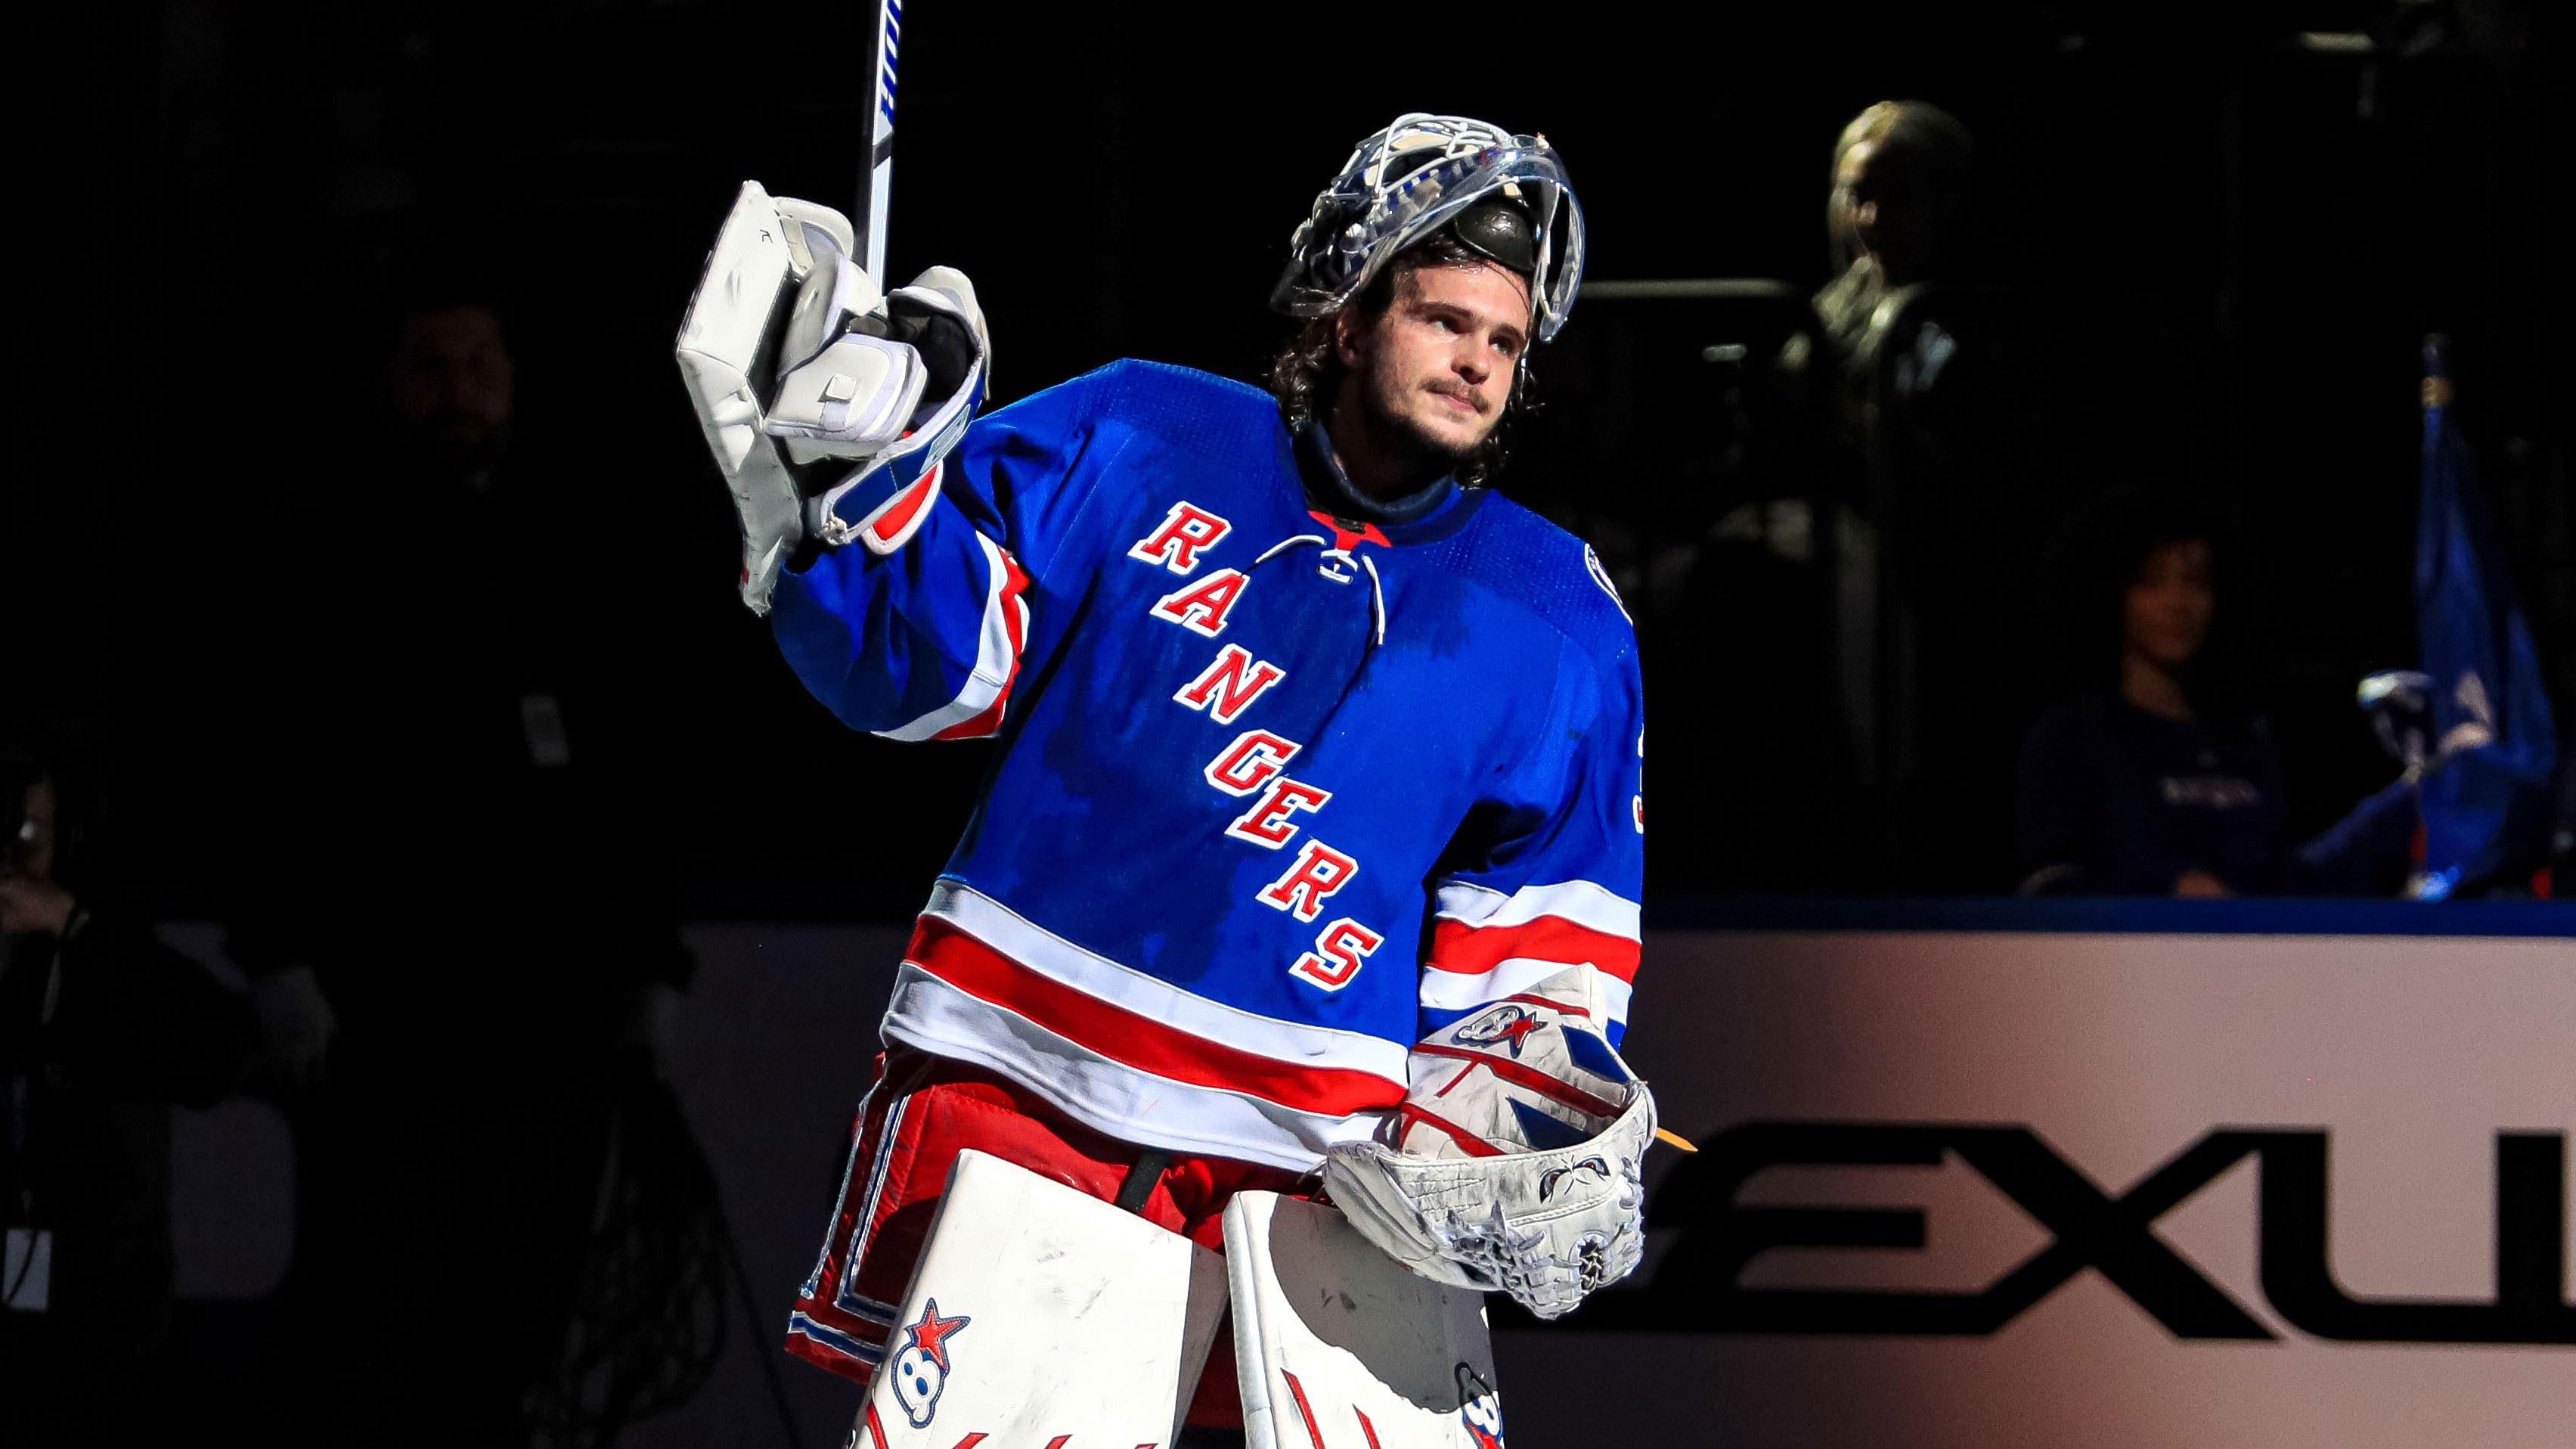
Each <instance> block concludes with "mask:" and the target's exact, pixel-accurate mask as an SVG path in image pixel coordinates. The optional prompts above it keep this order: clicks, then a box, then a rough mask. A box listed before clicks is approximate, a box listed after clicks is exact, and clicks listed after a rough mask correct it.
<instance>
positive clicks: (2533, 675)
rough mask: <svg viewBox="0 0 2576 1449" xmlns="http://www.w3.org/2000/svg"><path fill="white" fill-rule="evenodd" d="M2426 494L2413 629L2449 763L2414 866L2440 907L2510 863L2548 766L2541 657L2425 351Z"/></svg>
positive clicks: (2433, 359) (2430, 349) (2420, 889)
mask: <svg viewBox="0 0 2576 1449" xmlns="http://www.w3.org/2000/svg"><path fill="white" fill-rule="evenodd" d="M2425 371H2426V377H2425V380H2424V491H2423V498H2422V502H2421V504H2420V508H2419V511H2418V513H2417V515H2416V522H2415V629H2416V637H2417V640H2418V643H2419V646H2420V648H2421V649H2422V651H2423V664H2424V672H2425V673H2426V674H2428V675H2431V676H2432V679H2433V734H2434V738H2435V740H2436V742H2437V746H2436V748H2437V754H2440V755H2447V756H2448V760H2447V763H2445V764H2443V765H2442V766H2441V768H2439V769H2437V770H2435V771H2433V772H2432V773H2431V774H2429V775H2427V776H2426V777H2425V778H2424V782H2423V787H2422V792H2421V797H2420V798H2421V801H2422V808H2423V812H2424V864H2423V870H2422V872H2421V874H2420V875H2418V877H2417V878H2416V881H2415V883H2414V886H2413V887H2412V893H2413V894H2414V895H2416V896H2417V897H2419V898H2421V899H2426V900H2439V899H2442V898H2443V897H2445V896H2448V895H2450V894H2451V893H2452V892H2453V891H2455V890H2458V889H2459V888H2461V887H2462V886H2471V885H2476V884H2478V883H2479V882H2480V881H2482V880H2484V879H2485V878H2486V877H2488V876H2491V875H2493V874H2494V873H2495V872H2497V871H2498V870H2501V869H2503V868H2505V867H2506V866H2508V865H2512V864H2514V863H2515V862H2516V860H2517V858H2518V857H2519V856H2520V855H2522V854H2523V847H2524V846H2525V845H2526V844H2528V843H2529V842H2528V840H2527V839H2526V837H2530V836H2532V835H2533V834H2534V830H2535V827H2536V826H2539V825H2540V824H2541V823H2542V822H2544V821H2545V819H2546V817H2547V813H2548V810H2549V807H2550V785H2551V780H2552V776H2553V771H2554V770H2555V769H2556V766H2557V760H2558V732H2557V726H2556V725H2555V723H2554V722H2553V721H2552V720H2551V718H2550V713H2549V695H2548V693H2547V689H2546V686H2545V685H2544V684H2543V683H2542V680H2541V673H2540V655H2539V651H2538V650H2536V649H2534V648H2533V647H2532V642H2531V629H2530V627H2529V626H2528V625H2526V624H2525V623H2524V622H2523V617H2522V606H2521V604H2520V603H2519V602H2518V601H2517V600H2516V599H2515V597H2514V593H2513V582H2512V580H2511V578H2509V577H2508V576H2507V574H2506V571H2505V563H2504V555H2503V553H2502V552H2501V551H2500V550H2499V549H2498V548H2497V547H2496V537H2495V522H2494V519H2493V517H2492V515H2490V514H2489V512H2488V511H2487V505H2486V499H2485V498H2484V497H2483V496H2482V495H2481V494H2480V493H2479V492H2478V481H2477V474H2476V470H2475V468H2474V465H2473V464H2472V463H2471V460H2470V457H2469V449H2468V444H2467V443H2466V442H2465V441H2464V440H2463V439H2462V438H2461V437H2460V430H2459V428H2458V426H2457V425H2456V424H2455V423H2454V422H2453V421H2452V418H2451V407H2450V400H2451V388H2450V379H2449V378H2448V377H2447V376H2445V375H2444V374H2445V371H2446V369H2445V368H2444V367H2443V365H2442V358H2441V356H2440V350H2439V347H2438V346H2437V345H2434V344H2430V343H2428V344H2427V346H2426V347H2425Z"/></svg>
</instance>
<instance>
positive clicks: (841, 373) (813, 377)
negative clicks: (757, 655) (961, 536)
mask: <svg viewBox="0 0 2576 1449" xmlns="http://www.w3.org/2000/svg"><path fill="white" fill-rule="evenodd" d="M853 244H854V241H853V236H852V233H851V228H850V223H849V219H848V218H847V217H844V216H843V215H841V213H839V212H837V211H834V210H833V209H832V208H830V207H828V206H820V205H817V204H815V203H813V202H810V201H799V200H797V199H796V198H794V197H791V196H771V195H770V194H769V193H768V192H767V191H766V190H764V189H762V187H761V185H760V183H758V182H756V181H746V182H744V183H743V184H742V190H741V192H740V193H739V194H738V195H737V196H736V197H735V199H734V207H733V211H732V212H731V213H730V214H729V215H727V217H726V218H725V224H724V229H723V230H722V231H720V232H719V233H718V234H717V236H716V243H715V246H714V247H713V249H711V250H710V251H709V252H708V254H707V266H706V271H705V272H704V274H702V275H701V276H700V277H699V279H698V289H697V292H696V293H695V294H694V295H693V296H692V297H691V298H690V299H689V310H688V314H687V315H686V317H685V318H683V319H682V321H681V324H680V335H679V339H678V341H677V343H676V344H675V345H674V347H673V353H674V355H675V356H676V357H677V359H678V361H679V364H680V376H681V380H682V381H683V382H684V383H686V384H687V386H688V390H689V401H690V405H691V406H692V407H693V408H695V409H696V411H697V415H698V426H699V429H700V431H701V432H702V433H703V434H704V435H705V437H706V441H707V449H708V451H709V452H711V453H712V454H714V456H715V461H716V467H717V468H718V470H719V471H721V472H722V473H723V474H724V478H725V485H726V487H727V488H728V489H730V490H731V491H732V493H733V498H734V509H735V512H736V514H737V515H738V516H739V518H740V521H741V527H742V551H743V552H742V558H743V562H742V596H743V602H745V603H747V604H749V605H750V606H751V607H752V608H753V609H754V610H755V611H757V612H762V613H766V612H767V611H768V606H769V596H770V592H771V590H772V589H773V588H775V587H776V585H777V581H778V572H779V570H780V568H782V567H783V566H784V565H785V563H786V561H787V559H788V557H789V555H790V554H791V553H792V552H793V551H794V550H795V549H796V548H797V547H798V546H799V545H800V544H803V543H804V542H806V541H807V540H809V539H810V540H813V541H815V542H818V543H821V544H824V545H828V546H834V547H837V546H839V545H842V544H846V543H851V542H857V543H860V544H863V545H865V546H866V547H867V548H868V549H869V550H870V551H872V552H875V553H878V554H889V553H892V552H894V551H895V550H896V549H898V548H901V547H902V546H903V545H904V544H905V543H907V542H909V541H910V540H911V538H912V536H913V534H914V533H915V532H917V531H918V530H919V529H920V527H921V525H922V523H923V522H924V521H925V520H926V519H927V518H928V517H929V513H930V503H931V501H932V500H933V499H934V498H935V497H936V496H937V494H938V491H939V482H940V463H941V460H942V459H943V458H944V457H946V456H947V454H948V452H949V450H950V449H952V448H954V447H955V446H956V445H957V442H958V440H959V439H960V438H962V437H963V436H964V435H965V431H966V427H967V425H968V424H969V423H971V422H972V421H973V420H974V416H975V413H976V411H977V409H979V408H981V407H982V406H983V403H984V396H985V388H986V383H987V377H988V373H989V371H990V368H989V365H988V362H989V358H990V355H991V343H990V339H989V338H988V336H987V335H986V332H985V328H984V314H983V311H982V309H981V307H980V306H978V305H977V303H976V300H975V290H974V287H973V286H972V285H971V284H970V283H968V282H967V280H966V278H965V276H964V275H963V274H961V273H959V272H956V271H954V270H952V269H950V268H947V267H932V268H930V269H929V270H928V271H925V272H923V273H922V274H921V275H920V276H919V277H917V278H915V279H914V280H913V282H912V284H911V285H910V286H907V287H901V288H898V289H896V290H895V291H894V292H892V293H883V292H881V291H880V290H879V288H878V285H877V282H876V280H875V279H874V278H871V277H870V276H869V275H868V274H867V273H866V272H865V271H864V270H862V269H861V268H860V267H859V265H858V264H857V263H856V262H854V261H852V260H851V258H850V252H851V249H852V246H853Z"/></svg>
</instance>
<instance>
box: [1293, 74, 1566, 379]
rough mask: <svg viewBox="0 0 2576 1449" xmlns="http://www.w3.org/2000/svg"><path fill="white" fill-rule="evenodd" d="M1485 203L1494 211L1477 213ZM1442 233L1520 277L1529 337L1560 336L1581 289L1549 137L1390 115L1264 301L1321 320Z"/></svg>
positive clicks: (1306, 226)
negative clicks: (1525, 288)
mask: <svg viewBox="0 0 2576 1449" xmlns="http://www.w3.org/2000/svg"><path fill="white" fill-rule="evenodd" d="M1488 198H1491V199H1492V202H1493V203H1497V204H1489V205H1485V206H1478V205H1477V203H1479V202H1480V201H1485V200H1487V199H1488ZM1516 223H1517V224H1516ZM1453 224H1455V225H1454V226H1453ZM1443 227H1452V229H1453V230H1454V232H1455V233H1456V235H1457V236H1458V238H1459V240H1460V241H1462V242H1464V243H1465V244H1466V245H1467V246H1468V247H1469V248H1470V249H1472V250H1474V251H1477V252H1480V253H1482V254H1484V255H1486V256H1489V257H1492V258H1494V260H1496V261H1498V262H1501V263H1502V264H1503V265H1505V266H1507V267H1511V268H1513V269H1514V270H1516V271H1521V272H1524V273H1526V274H1527V275H1528V276H1529V277H1530V279H1531V282H1530V311H1531V331H1532V332H1533V333H1534V334H1535V336H1536V338H1537V340H1538V341H1541V342H1545V341H1548V340H1549V339H1551V338H1553V337H1555V336H1556V332H1557V329H1558V328H1560V327H1562V326H1564V325H1565V318H1566V315H1567V313H1569V312H1571V311H1572V310H1573V307H1574V293H1575V289H1576V288H1577V287H1579V286H1580V285H1581V284H1582V281H1583V208H1582V207H1581V206H1580V205H1579V204H1578V203H1577V202H1576V201H1575V199H1574V189H1573V187H1572V186H1571V185H1570V184H1569V183H1568V182H1567V180H1566V177H1565V168H1564V166H1563V165H1562V164H1561V163H1560V162H1559V161H1558V159H1557V155H1556V151H1555V148H1553V147H1551V146H1549V145H1548V144H1547V139H1546V138H1545V137H1543V136H1516V135H1513V134H1512V133H1510V132H1508V131H1505V130H1503V129H1502V128H1500V127H1498V126H1491V125H1488V124H1486V123H1485V122H1483V121H1476V120H1470V119H1468V118H1466V117H1464V116H1434V115H1429V114H1425V113H1421V112H1415V113H1412V114H1408V115H1403V116H1398V117H1397V118H1396V120H1395V123H1394V124H1393V125H1390V126H1388V127H1387V128H1386V129H1385V130H1383V131H1380V132H1378V133H1377V134H1376V135H1373V136H1371V137H1369V138H1368V139H1367V140H1364V141H1362V142H1360V144H1359V146H1358V147H1357V148H1356V149H1355V150H1353V151H1352V152H1351V155H1350V159H1349V160H1347V161H1345V162H1343V163H1342V170H1341V174H1340V175H1339V176H1336V177H1335V178H1333V184H1332V185H1330V186H1327V187H1325V188H1324V190H1323V191H1322V193H1321V194H1319V195H1317V196H1316V198H1315V206H1314V210H1313V211H1312V212H1311V213H1309V214H1308V216H1307V217H1306V219H1305V221H1303V222H1301V223H1299V224H1298V227H1297V232H1296V235H1295V236H1293V237H1292V238H1290V240H1289V243H1288V266H1287V269H1286V270H1285V271H1283V272H1282V273H1281V274H1280V277H1279V285H1278V286H1276V287H1275V288H1273V289H1272V290H1271V293H1270V305H1271V307H1272V309H1273V310H1275V311H1279V312H1284V313H1286V314H1288V315H1289V316H1291V317H1322V316H1327V315H1329V314H1331V313H1333V312H1335V311H1338V310H1340V309H1341V307H1343V306H1344V305H1345V304H1347V303H1348V302H1349V301H1350V300H1351V299H1352V298H1354V297H1356V296H1358V295H1359V294H1360V293H1361V292H1362V291H1364V290H1366V289H1367V287H1368V284H1369V283H1370V282H1371V281H1374V280H1375V279H1376V277H1377V274H1378V273H1379V272H1381V271H1383V270H1384V269H1385V267H1386V264H1387V262H1388V260H1389V259H1391V258H1393V257H1394V256H1395V255H1396V254H1397V253H1398V252H1401V251H1403V250H1404V249H1405V248H1406V247H1409V246H1411V245H1413V244H1414V243H1415V242H1417V241H1420V240H1421V239H1423V238H1424V237H1427V236H1429V235H1431V234H1432V233H1433V232H1435V231H1438V230H1440V229H1441V228H1443ZM1524 236H1525V238H1526V240H1525V241H1524V240H1523V239H1522V238H1523V237H1524ZM1524 248H1525V249H1526V250H1525V257H1526V264H1525V265H1524V264H1523V262H1522V260H1520V259H1519V257H1520V256H1521V255H1522V254H1523V253H1524Z"/></svg>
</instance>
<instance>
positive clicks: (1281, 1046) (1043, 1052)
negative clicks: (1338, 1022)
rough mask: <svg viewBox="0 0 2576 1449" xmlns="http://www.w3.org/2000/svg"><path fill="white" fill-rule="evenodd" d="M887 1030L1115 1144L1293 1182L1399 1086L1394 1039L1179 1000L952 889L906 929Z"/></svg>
mask: <svg viewBox="0 0 2576 1449" xmlns="http://www.w3.org/2000/svg"><path fill="white" fill-rule="evenodd" d="M885 1034H886V1035H887V1036H888V1037H889V1038H892V1039H895V1040H900V1041H904V1042H908V1043H910V1044H912V1045H913V1046H916V1047H919V1048H921V1049H922V1050H924V1051H927V1052H932V1053H935V1054H937V1055H939V1056H944V1057H951V1058H954V1059H956V1060H959V1061H967V1062H973V1063H975V1064H976V1065H978V1066H981V1067H985V1068H987V1069H989V1070H992V1071H996V1072H1000V1073H1002V1074H1003V1075H1005V1076H1007V1077H1010V1078H1011V1079H1013V1080H1014V1081H1018V1082H1021V1083H1023V1084H1025V1085H1027V1086H1028V1087H1030V1088H1031V1089H1032V1090H1034V1091H1037V1092H1038V1093H1040V1094H1042V1095H1043V1096H1045V1097H1046V1098H1047V1099H1048V1100H1049V1101H1051V1102H1053V1103H1054V1104H1055V1105H1056V1106H1057V1107H1059V1108H1061V1109H1063V1110H1064V1111H1065V1112H1067V1113H1069V1114H1071V1115H1072V1116H1073V1117H1075V1118H1076V1119H1078V1120H1080V1121H1082V1122H1084V1123H1087V1124H1089V1125H1090V1126H1092V1127H1094V1128H1097V1129H1098V1130H1100V1131H1103V1132H1106V1133H1108V1134H1109V1135H1111V1136H1114V1137H1117V1138H1119V1139H1121V1140H1122V1141H1127V1142H1134V1143H1137V1144H1139V1145H1142V1146H1148V1147H1159V1148H1164V1149H1166V1150H1170V1151H1180V1152H1195V1153H1205V1154H1210V1155H1214V1156H1219V1157H1229V1158H1233V1159H1236V1160H1238V1161H1243V1162H1256V1163H1261V1164H1264V1165H1267V1166H1273V1167H1282V1168H1287V1169H1289V1170H1291V1171H1298V1172H1303V1171H1307V1170H1309V1169H1311V1168H1313V1167H1314V1166H1315V1165H1316V1164H1317V1163H1318V1162H1319V1161H1321V1160H1322V1158H1323V1155H1324V1152H1325V1150H1326V1149H1327V1148H1329V1147H1331V1146H1332V1145H1333V1144H1334V1143H1337V1142H1352V1141H1358V1140H1361V1139H1363V1138H1365V1137H1367V1136H1368V1135H1369V1133H1370V1131H1371V1130H1372V1129H1373V1128H1374V1127H1375V1126H1376V1124H1377V1121H1378V1118H1377V1116H1376V1115H1375V1114H1377V1113H1379V1112H1382V1111H1384V1110H1386V1109H1388V1108H1392V1107H1394V1106H1395V1105H1396V1104H1397V1103H1398V1102H1400V1101H1402V1100H1403V1097H1404V1092H1405V1085H1406V1063H1405V1056H1406V1051H1407V1047H1406V1045H1405V1044H1402V1043H1398V1042H1391V1041H1386V1040H1383V1039H1381V1038H1378V1037H1374V1036H1368V1035H1365V1034H1362V1033H1359V1032H1351V1031H1341V1030H1337V1029H1334V1028H1331V1027H1323V1026H1315V1025H1311V1024H1308V1023H1303V1022H1294V1021H1282V1020H1278V1019H1276V1018H1272V1017H1266V1016H1261V1015H1257V1014H1255V1013H1253V1012H1249V1011H1245V1010H1242V1009H1241V1008H1238V1007H1233V1006H1228V1005H1225V1004H1224V1003H1222V1002H1218V1001H1213V1000H1210V999H1209V998H1207V997H1204V996H1200V995H1197V994H1195V993H1192V992H1189V991H1185V990H1183V989H1181V988H1180V987H1178V986H1175V985H1173V984H1171V983H1170V982H1167V981H1158V980H1156V979H1155V978H1153V977H1152V976H1149V975H1147V974H1145V973H1144V972H1142V971H1138V970H1135V969H1133V968H1130V967H1127V966H1122V965H1120V964H1119V963H1117V962H1115V961H1112V960H1109V959H1108V958H1106V957H1103V956H1099V955H1095V954H1093V953H1092V952H1089V951H1086V950H1084V949H1083V948H1081V947H1080V946H1077V945H1075V944H1073V943H1072V942H1070V941H1067V940H1065V939H1064V938H1063V937H1061V936H1057V935H1055V934H1053V933H1052V932H1049V931H1046V930H1044V929H1042V928H1040V927H1039V926H1036V925H1034V924H1032V923H1031V922H1029V921H1028V920H1026V919H1024V918H1023V917H1021V916H1019V915H1018V914H1016V913H1014V912H1013V911H1012V910H1010V908H1008V907H1007V906H1004V905H1003V904H1002V903H1001V902H999V901H996V900H994V899H992V898H991V897H989V896H986V895H983V894H982V893H980V892H978V891H976V890H974V889H972V888H971V887H968V886H966V885H963V884H961V883H959V882H957V881H954V880H943V881H941V882H940V883H939V886H938V888H937V890H935V891H934V892H933V893H932V895H931V899H930V905H929V908H928V909H927V910H925V911H924V912H923V913H922V916H921V920H920V923H919V924H918V926H917V927H916V928H915V930H914V933H913V939H912V945H911V947H910V948H909V949H908V950H907V951H906V952H905V958H904V965H903V969H902V971H901V973H900V974H899V976H898V978H897V980H896V983H895V990H894V1000H893V1002H892V1003H891V1004H890V1005H889V1006H888V1008H887V1012H886V1019H885Z"/></svg>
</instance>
